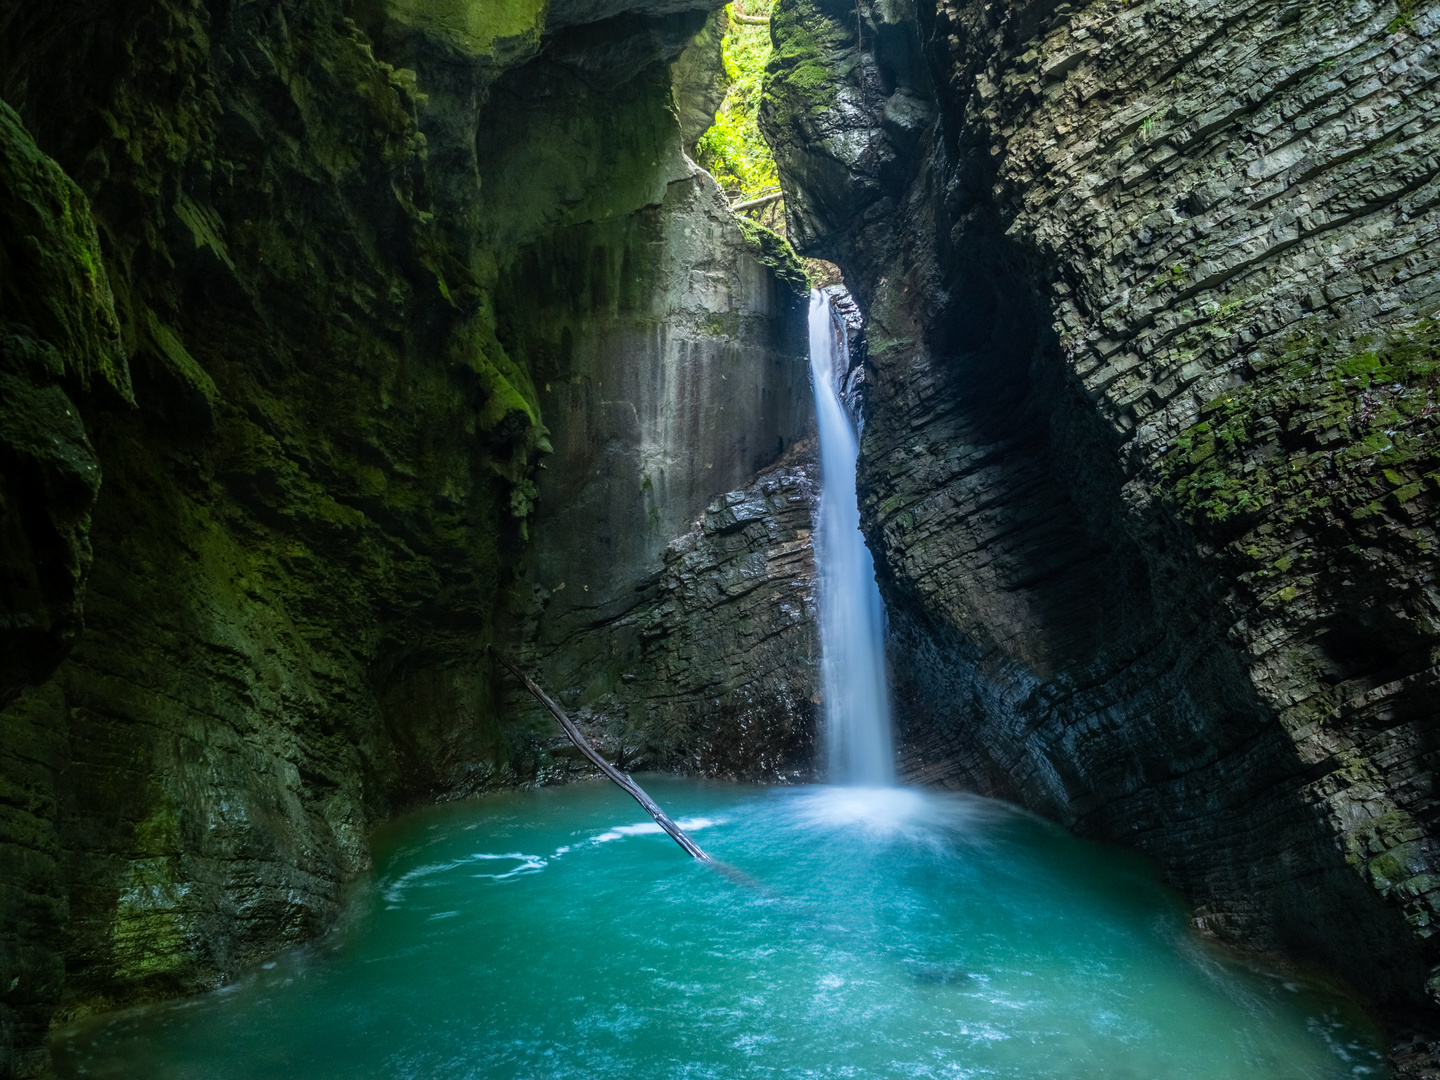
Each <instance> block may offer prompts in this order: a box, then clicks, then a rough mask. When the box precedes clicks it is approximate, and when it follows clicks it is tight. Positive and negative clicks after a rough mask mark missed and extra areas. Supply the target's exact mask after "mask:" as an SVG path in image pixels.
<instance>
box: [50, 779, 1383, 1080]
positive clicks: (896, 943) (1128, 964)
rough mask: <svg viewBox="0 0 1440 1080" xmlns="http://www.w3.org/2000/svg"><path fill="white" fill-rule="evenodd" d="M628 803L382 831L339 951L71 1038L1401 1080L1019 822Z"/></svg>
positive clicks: (343, 1074)
mask: <svg viewBox="0 0 1440 1080" xmlns="http://www.w3.org/2000/svg"><path fill="white" fill-rule="evenodd" d="M645 784H646V786H647V787H648V788H649V789H650V790H651V792H652V793H653V794H654V795H655V796H656V797H657V798H658V799H659V801H660V802H661V803H662V805H664V806H665V807H666V808H667V809H668V810H669V811H670V812H671V813H672V814H673V815H674V816H676V817H677V818H680V819H682V820H683V822H684V823H685V825H686V826H687V827H689V828H690V829H692V830H693V831H694V832H695V833H696V835H697V839H699V840H700V841H701V842H702V843H703V844H704V846H705V847H706V848H707V849H709V850H711V851H712V852H713V853H714V854H715V855H716V856H717V857H718V858H721V859H724V860H727V861H729V862H731V863H732V864H734V865H736V866H738V867H739V868H741V869H743V870H745V871H747V872H748V873H750V874H753V875H754V876H755V877H756V878H757V879H759V880H761V881H763V882H764V883H765V885H766V888H765V889H764V890H755V889H746V888H743V887H740V886H737V885H735V884H734V883H732V882H731V881H730V880H728V879H727V878H725V877H723V876H722V875H720V874H717V873H715V872H714V871H713V870H711V869H709V868H708V867H706V866H704V865H703V864H701V863H698V862H696V861H694V860H691V859H686V858H684V857H683V856H681V855H680V853H679V852H677V851H676V849H675V845H674V844H673V843H672V842H671V841H670V840H669V839H668V838H667V837H665V836H662V835H659V832H658V829H657V828H656V826H654V825H653V824H651V823H650V822H648V821H645V820H644V819H643V815H642V814H640V812H639V811H638V810H637V808H636V807H635V806H634V804H633V803H631V802H630V800H629V799H628V798H626V796H625V795H624V794H622V793H621V792H619V791H617V790H616V789H614V788H613V787H611V786H610V785H609V784H602V783H591V784H574V785H569V786H566V787H562V788H552V789H546V790H542V791H536V792H525V793H513V794H508V795H502V796H496V797H491V798H486V799H480V800H474V801H469V802H463V803H455V804H450V805H447V806H442V807H436V808H432V809H429V810H426V811H423V812H420V813H417V814H414V815H412V816H410V817H407V818H405V819H403V820H401V821H398V822H395V823H393V824H392V825H390V826H387V827H386V828H384V829H383V830H382V831H381V832H380V833H379V834H378V836H377V837H376V869H375V872H374V873H373V875H372V876H371V877H369V878H368V879H367V880H366V881H364V882H363V883H361V885H360V887H359V888H358V889H357V890H356V893H355V895H354V897H353V899H352V901H351V904H350V907H349V915H348V917H347V918H346V920H345V921H344V923H343V925H342V926H341V927H340V929H339V930H337V931H336V932H334V933H332V934H331V935H330V936H329V937H328V938H326V939H325V940H324V941H323V942H322V943H321V944H320V945H319V946H315V947H311V948H307V949H303V950H300V951H297V952H294V953H291V954H289V955H286V956H283V957H281V958H280V959H278V960H277V961H276V962H274V963H273V964H268V965H266V966H265V967H264V968H261V969H258V970H255V971H252V972H250V973H249V974H247V975H246V976H244V977H243V978H241V979H240V980H239V981H238V982H236V983H234V984H233V985H231V986H228V987H226V988H224V989H223V990H221V991H218V992H216V993H212V994H206V995H202V996H200V997H196V998H191V999H188V1000H185V1001H180V1002H174V1003H169V1004H164V1005H158V1006H149V1007H144V1008H140V1009H134V1010H130V1011H128V1012H123V1013H118V1014H111V1015H108V1016H103V1017H97V1018H94V1019H91V1020H88V1021H84V1022H81V1023H78V1024H74V1025H72V1026H70V1027H68V1028H65V1029H63V1030H62V1031H60V1032H59V1033H58V1034H57V1036H56V1038H55V1043H54V1046H55V1051H56V1056H57V1061H58V1066H59V1069H60V1072H61V1075H62V1076H67V1077H78V1076H89V1077H105V1078H142V1077H143V1078H146V1080H190V1078H193V1080H201V1078H204V1080H262V1078H263V1080H273V1078H276V1077H284V1078H293V1080H342V1078H343V1080H363V1078H375V1080H381V1078H384V1080H409V1078H414V1080H462V1078H467V1080H468V1078H487V1080H488V1078H497V1080H499V1078H536V1080H541V1078H577V1080H578V1078H586V1080H595V1078H616V1080H621V1078H623V1080H636V1078H657V1080H659V1078H665V1080H682V1078H683V1080H693V1078H707V1080H721V1078H726V1080H728V1078H734V1080H740V1078H747V1080H748V1078H752V1077H760V1078H766V1077H769V1078H802V1077H805V1078H809V1077H827V1078H830V1077H833V1078H842V1077H844V1078H871V1077H887V1078H888V1077H895V1078H900V1077H907V1078H908V1077H949V1078H961V1077H966V1078H982V1077H983V1078H986V1080H1331V1078H1341V1077H1380V1076H1383V1075H1385V1073H1384V1067H1383V1064H1382V1060H1381V1058H1380V1055H1379V1054H1378V1053H1377V1042H1376V1038H1375V1035H1374V1033H1373V1032H1372V1031H1370V1029H1369V1028H1367V1027H1366V1025H1365V1023H1364V1021H1363V1019H1362V1018H1361V1016H1360V1015H1359V1014H1358V1013H1357V1012H1356V1011H1355V1010H1354V1009H1353V1008H1351V1007H1350V1006H1348V1005H1347V1004H1346V1002H1345V1001H1344V1000H1342V999H1340V998H1338V997H1336V996H1334V995H1332V994H1329V993H1327V992H1326V991H1325V990H1324V989H1323V988H1321V987H1319V986H1316V985H1312V984H1310V983H1307V982H1305V981H1303V980H1299V979H1296V978H1293V977H1290V976H1286V975H1283V974H1279V973H1275V972H1269V971H1266V970H1264V969H1261V968H1252V967H1247V966H1244V965H1241V964H1240V963H1238V962H1237V961H1235V960H1233V959H1232V958H1229V957H1227V956H1226V955H1224V954H1221V953H1219V952H1217V951H1215V950H1212V949H1211V948H1209V947H1207V946H1206V945H1204V944H1203V943H1201V942H1199V941H1197V940H1196V939H1195V938H1194V937H1193V936H1192V935H1191V934H1190V933H1189V931H1188V930H1187V927H1186V923H1185V917H1186V913H1185V908H1184V905H1183V904H1182V902H1181V901H1180V900H1179V898H1178V897H1176V896H1175V895H1174V894H1172V893H1170V892H1169V891H1168V890H1166V889H1165V888H1163V887H1162V886H1160V885H1159V884H1158V883H1157V881H1156V880H1155V878H1154V876H1153V874H1152V873H1151V871H1150V869H1149V868H1148V866H1147V864H1146V863H1145V862H1144V861H1142V860H1141V859H1139V858H1138V857H1135V856H1133V855H1130V854H1128V853H1126V852H1123V851H1120V850H1117V849H1112V848H1108V847H1102V846H1098V845H1095V844H1091V843H1087V842H1084V841H1079V840H1075V839H1073V838H1072V837H1070V836H1068V835H1067V834H1065V833H1064V832H1063V831H1062V830H1061V829H1059V828H1058V827H1056V826H1053V825H1050V824H1048V823H1046V822H1043V821H1040V820H1038V819H1036V818H1034V817H1033V816H1031V815H1029V814H1026V813H1024V812H1022V811H1019V810H1016V809H1014V808H1011V807H1008V806H1006V805H1004V804H1001V803H996V802H993V801H988V800H982V799H977V798H966V797H954V796H935V795H924V794H920V793H917V792H914V791H907V790H905V789H889V790H879V791H877V790H872V789H861V788H819V789H816V788H810V789H793V788H792V789H768V790H767V789H761V788H750V787H738V786H729V785H721V784H712V783H699V782H694V781H679V780H673V779H664V778H646V779H645Z"/></svg>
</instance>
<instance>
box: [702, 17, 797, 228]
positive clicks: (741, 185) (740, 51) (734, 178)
mask: <svg viewBox="0 0 1440 1080" xmlns="http://www.w3.org/2000/svg"><path fill="white" fill-rule="evenodd" d="M773 4H774V0H750V3H749V4H748V5H747V7H746V13H747V14H750V15H769V14H770V9H771V7H772V6H773ZM722 50H723V55H724V58H725V75H726V77H727V78H728V79H729V80H730V88H729V90H728V91H726V94H725V99H724V101H722V102H721V104H720V110H719V112H717V113H716V114H715V123H714V124H713V125H712V126H711V127H710V129H709V130H708V131H706V132H705V134H703V135H702V136H700V141H699V144H698V152H699V154H700V159H699V160H700V164H701V165H702V166H703V167H704V168H706V169H708V170H709V172H710V175H712V176H713V177H715V179H716V180H718V181H719V182H720V186H721V187H723V188H724V189H725V192H726V194H727V195H728V196H729V197H730V198H731V199H732V200H738V199H753V198H756V197H757V196H759V195H762V194H764V193H766V192H767V191H776V190H778V189H779V187H780V176H779V173H778V172H777V171H776V168H775V158H774V156H773V155H772V154H771V153H770V144H769V143H767V142H766V141H765V138H764V136H763V135H761V133H760V125H759V113H760V100H761V94H762V89H763V83H764V76H765V65H766V64H767V63H768V62H769V60H770V33H769V29H768V28H767V27H765V26H759V25H754V24H747V23H739V22H735V21H733V20H732V21H731V23H730V32H729V33H728V34H726V35H725V39H724V42H723V45H722Z"/></svg>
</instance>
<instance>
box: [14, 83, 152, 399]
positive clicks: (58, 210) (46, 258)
mask: <svg viewBox="0 0 1440 1080" xmlns="http://www.w3.org/2000/svg"><path fill="white" fill-rule="evenodd" d="M0 190H3V191H4V192H5V198H4V199H3V200H0V322H3V323H4V324H6V325H8V326H9V328H10V329H11V330H12V331H19V332H21V333H23V334H25V336H27V337H32V338H34V339H37V340H39V341H43V342H45V343H47V345H48V346H50V347H51V348H53V350H54V354H53V355H54V356H56V357H58V359H59V361H60V372H59V374H60V375H61V377H63V378H66V379H69V380H70V381H71V382H72V384H74V385H78V386H79V387H80V388H81V389H87V390H88V389H90V388H91V387H92V384H97V388H98V384H103V385H107V386H109V387H110V388H111V389H112V390H114V391H115V392H116V393H118V394H119V395H120V396H121V397H122V398H123V399H124V400H125V401H127V402H129V403H131V404H133V402H134V399H133V397H132V396H131V390H130V371H129V367H128V365H127V363H126V357H125V349H124V346H123V344H122V343H121V340H120V326H119V321H118V320H117V319H116V316H115V301H114V297H113V295H112V293H111V290H110V281H109V278H108V276H107V274H106V271H105V266H104V262H103V260H102V259H101V256H100V237H99V234H98V233H97V231H96V228H95V221H94V218H93V217H92V216H91V213H90V204H89V202H88V201H87V200H86V198H85V196H84V195H83V194H82V193H81V191H80V189H79V188H78V187H76V186H75V184H74V183H73V182H72V181H71V180H70V178H69V177H68V176H66V175H65V173H64V172H63V171H61V169H60V166H59V165H57V164H56V163H55V162H54V161H52V160H51V159H50V158H49V157H47V156H46V155H45V154H43V153H42V152H41V151H40V149H39V148H38V147H37V146H36V145H35V141H34V140H33V139H32V138H31V137H30V133H29V132H27V131H26V130H25V127H24V125H23V124H22V123H21V121H20V117H19V116H17V115H16V113H15V111H14V110H13V109H11V108H10V107H9V106H8V105H6V104H5V103H4V102H0Z"/></svg>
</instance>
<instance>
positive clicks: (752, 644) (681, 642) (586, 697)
mask: <svg viewBox="0 0 1440 1080" xmlns="http://www.w3.org/2000/svg"><path fill="white" fill-rule="evenodd" d="M812 443H813V440H810V441H806V442H802V443H801V444H800V445H799V446H797V447H796V448H795V450H794V451H793V452H792V453H790V454H788V455H787V456H786V458H785V459H784V460H782V461H781V462H779V463H777V464H776V465H775V466H774V467H772V468H770V469H767V470H765V471H764V472H762V473H761V474H760V475H759V476H758V477H757V478H755V480H754V481H753V482H752V483H751V484H749V485H748V486H746V487H744V488H741V489H738V490H736V491H731V492H728V493H727V494H725V495H723V496H721V497H719V498H717V499H715V500H713V501H712V502H711V503H710V504H709V505H708V506H707V507H705V509H704V511H703V512H702V513H701V514H700V515H699V517H698V518H697V520H696V521H695V522H694V523H693V525H692V526H691V528H690V529H689V530H687V531H686V532H684V533H681V534H680V535H678V536H676V537H675V538H674V539H672V540H671V541H670V542H669V543H668V544H667V545H666V547H665V549H664V551H663V552H662V553H661V554H660V556H659V557H658V558H657V559H655V560H654V565H653V566H652V567H651V572H650V573H649V574H648V575H646V576H645V577H643V578H638V579H634V580H626V581H625V582H624V586H625V590H626V593H627V594H628V595H622V596H619V597H616V598H612V600H611V602H610V604H608V605H606V606H604V607H602V608H600V610H599V611H598V612H596V613H595V614H593V615H592V617H591V620H590V621H589V622H588V623H587V624H585V625H584V626H582V627H581V628H579V629H577V630H574V631H572V633H571V634H570V636H568V637H567V638H565V639H564V641H563V643H562V645H561V646H560V647H558V648H556V647H555V646H554V645H553V643H551V642H549V641H547V640H546V636H545V634H546V630H547V629H548V628H549V627H548V626H547V623H546V618H547V616H549V615H550V614H551V613H550V612H549V611H542V612H541V613H540V614H539V615H538V617H537V618H536V621H538V622H539V624H540V626H539V628H538V630H532V631H530V634H531V635H533V636H534V637H535V638H537V639H538V645H537V646H536V647H534V656H535V661H536V662H537V663H538V666H539V669H540V670H541V671H543V672H544V673H545V676H546V678H547V679H548V680H550V681H551V683H552V685H554V686H556V687H557V688H563V690H561V692H560V695H559V696H560V699H561V702H562V704H563V705H564V706H565V707H566V708H568V709H570V710H571V712H572V715H573V716H574V718H575V719H576V720H577V722H579V723H580V724H581V726H582V727H583V728H585V729H586V731H587V734H588V737H590V738H591V740H592V742H593V743H594V745H596V746H599V747H601V748H602V749H603V751H604V752H605V753H607V754H608V755H609V756H610V757H611V759H612V760H614V761H620V762H624V765H623V766H622V767H624V768H627V769H631V770H641V769H665V770H669V771H675V772H685V773H692V774H700V775H706V776H721V777H728V778H731V779H742V780H752V781H759V782H768V783H795V782H797V781H804V780H810V779H813V778H814V769H815V751H816V739H817V734H818V726H819V715H820V706H819V696H818V695H819V685H820V679H819V662H820V646H819V639H818V635H817V622H816V619H817V613H816V610H815V604H816V571H815V562H814V548H813V544H812V541H811V533H810V530H811V522H812V520H813V516H814V511H815V503H816V499H817V498H818V496H819V476H818V469H817V466H816V465H815V462H814V448H813V445H812ZM569 591H570V590H569V588H566V589H565V590H564V592H569ZM553 595H559V594H554V593H552V596H553ZM542 596H543V593H542ZM513 704H514V707H515V708H516V709H517V711H519V710H523V709H526V708H529V707H530V706H529V703H528V702H525V701H523V700H519V699H518V697H517V698H516V700H515V701H514V702H513ZM551 741H552V744H553V745H554V746H555V747H556V750H557V755H565V756H570V752H569V751H568V750H567V749H566V748H565V747H564V746H563V745H561V742H560V740H557V739H554V738H553V737H552V740H551ZM576 764H577V766H581V767H583V762H577V763H576ZM587 771H588V770H587Z"/></svg>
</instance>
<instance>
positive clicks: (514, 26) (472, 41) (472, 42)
mask: <svg viewBox="0 0 1440 1080" xmlns="http://www.w3.org/2000/svg"><path fill="white" fill-rule="evenodd" d="M546 7H548V4H547V2H546V0H385V9H386V11H387V13H388V14H389V15H390V16H391V17H392V18H394V19H395V20H396V21H398V22H400V23H402V24H404V25H406V26H413V27H416V28H417V29H421V30H425V31H426V32H428V33H431V34H433V35H435V36H436V37H438V38H440V39H441V40H442V41H445V42H447V43H448V44H450V45H451V46H453V47H454V48H456V49H458V50H460V51H461V52H463V53H465V54H467V55H469V56H481V55H485V54H488V53H491V52H493V51H494V50H495V48H496V46H497V44H504V43H507V42H508V41H509V40H510V39H519V40H520V41H521V42H525V43H528V44H538V42H539V38H540V32H541V30H542V29H543V28H544V20H545V9H546Z"/></svg>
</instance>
